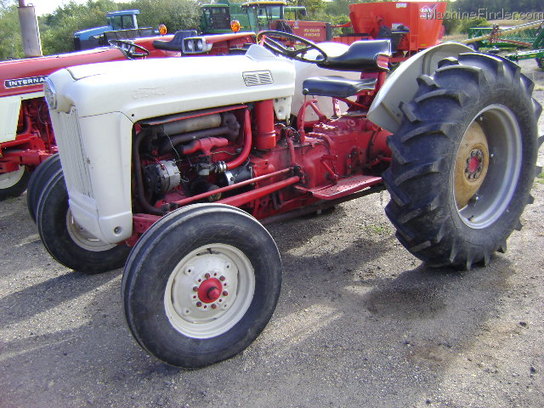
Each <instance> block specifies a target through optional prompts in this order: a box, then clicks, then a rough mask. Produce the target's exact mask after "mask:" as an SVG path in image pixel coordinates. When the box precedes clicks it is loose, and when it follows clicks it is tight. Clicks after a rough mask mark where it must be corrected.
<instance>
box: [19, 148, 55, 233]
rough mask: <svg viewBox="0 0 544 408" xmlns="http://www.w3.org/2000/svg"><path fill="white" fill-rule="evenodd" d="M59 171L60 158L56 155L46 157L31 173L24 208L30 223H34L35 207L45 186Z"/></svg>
mask: <svg viewBox="0 0 544 408" xmlns="http://www.w3.org/2000/svg"><path fill="white" fill-rule="evenodd" d="M61 169H62V166H61V164H60V156H59V154H58V153H56V154H54V155H52V156H50V157H48V158H47V160H45V161H44V162H43V163H41V164H40V165H39V166H38V167H36V168H35V169H34V171H33V172H32V175H31V176H30V180H29V181H28V187H27V191H26V206H27V208H28V213H29V214H30V217H31V218H32V221H34V222H36V207H37V205H38V200H39V198H40V195H41V193H42V191H43V189H44V187H45V184H46V183H47V182H48V181H50V180H51V179H52V178H53V175H54V174H55V173H57V172H58V171H59V170H61Z"/></svg>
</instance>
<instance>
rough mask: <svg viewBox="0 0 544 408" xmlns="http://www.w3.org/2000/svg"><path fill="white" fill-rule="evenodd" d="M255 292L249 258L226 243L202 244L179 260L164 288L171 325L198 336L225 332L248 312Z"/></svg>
mask: <svg viewBox="0 0 544 408" xmlns="http://www.w3.org/2000/svg"><path fill="white" fill-rule="evenodd" d="M254 292H255V272H254V270H253V266H252V264H251V261H250V260H249V258H248V257H247V256H246V255H245V254H244V253H243V252H242V251H240V250H239V249H237V248H235V247H233V246H231V245H227V244H219V243H215V244H210V245H204V246H201V247H199V248H197V249H195V250H193V251H191V252H190V253H189V254H187V255H186V256H185V257H183V259H182V260H181V261H180V262H178V263H177V265H176V266H175V267H174V269H173V271H172V273H171V274H170V277H169V279H168V282H167V284H166V290H165V292H164V307H165V310H166V315H167V317H168V320H169V322H170V324H171V325H172V327H174V329H175V330H176V331H178V332H179V333H181V334H183V335H185V336H187V337H192V338H197V339H209V338H213V337H217V336H219V335H221V334H224V333H226V332H227V331H229V330H230V329H231V328H232V327H234V326H235V325H236V324H237V323H238V322H239V321H240V320H241V319H242V318H243V316H244V315H245V313H246V312H247V310H248V309H249V307H250V305H251V302H252V300H253V295H254Z"/></svg>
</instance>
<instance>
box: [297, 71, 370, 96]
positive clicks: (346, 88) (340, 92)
mask: <svg viewBox="0 0 544 408" xmlns="http://www.w3.org/2000/svg"><path fill="white" fill-rule="evenodd" d="M376 81H377V79H376V78H365V79H359V80H357V79H346V78H343V77H340V76H326V77H312V78H308V79H306V80H305V81H304V82H303V83H302V93H303V94H304V95H315V96H332V97H335V98H348V97H350V96H355V95H357V94H358V93H359V92H361V91H372V90H374V88H375V87H376Z"/></svg>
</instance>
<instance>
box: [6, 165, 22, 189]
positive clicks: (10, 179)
mask: <svg viewBox="0 0 544 408" xmlns="http://www.w3.org/2000/svg"><path fill="white" fill-rule="evenodd" d="M24 174H25V167H24V166H19V169H18V170H15V171H11V172H9V173H3V174H0V190H5V189H8V188H10V187H13V186H15V185H16V184H17V183H18V182H19V181H21V179H22V178H23V176H24Z"/></svg>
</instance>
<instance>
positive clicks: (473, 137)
mask: <svg viewBox="0 0 544 408" xmlns="http://www.w3.org/2000/svg"><path fill="white" fill-rule="evenodd" d="M489 158H490V156H489V147H488V144H487V138H486V136H485V133H484V130H483V129H482V127H481V126H480V124H478V123H477V122H473V123H472V125H470V127H469V128H468V129H467V131H466V133H465V135H464V136H463V139H462V140H461V144H460V146H459V150H458V151H457V158H456V162H455V201H456V203H457V208H459V209H461V208H463V207H465V206H466V205H467V204H468V203H469V202H470V200H471V199H473V198H474V197H475V196H476V193H477V192H478V190H479V189H480V187H481V186H482V184H483V182H484V180H485V176H486V174H487V170H488V168H489Z"/></svg>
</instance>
